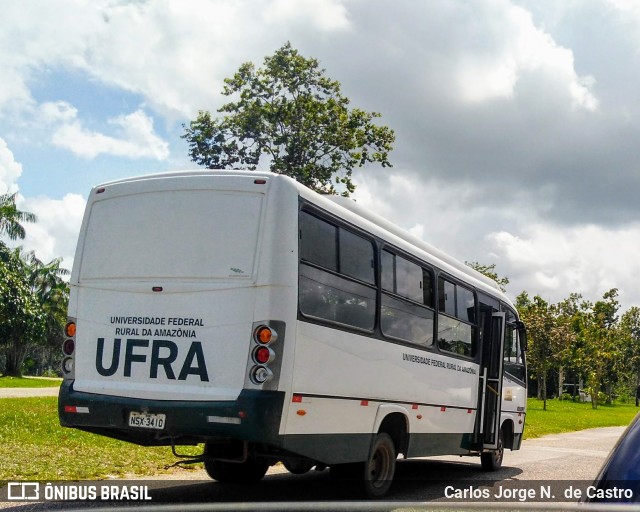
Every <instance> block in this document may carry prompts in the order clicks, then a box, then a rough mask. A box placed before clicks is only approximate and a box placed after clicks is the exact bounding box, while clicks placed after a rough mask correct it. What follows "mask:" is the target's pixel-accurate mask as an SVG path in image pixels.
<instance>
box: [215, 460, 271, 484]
mask: <svg viewBox="0 0 640 512" xmlns="http://www.w3.org/2000/svg"><path fill="white" fill-rule="evenodd" d="M204 469H205V470H206V472H207V474H208V475H209V476H210V477H211V478H213V479H214V480H217V481H218V482H221V483H231V482H237V483H250V482H258V481H260V480H261V479H262V477H264V475H265V474H266V472H267V469H269V465H268V464H267V463H266V462H259V461H257V460H253V459H248V460H246V461H245V462H223V461H220V460H215V459H208V460H205V462H204Z"/></svg>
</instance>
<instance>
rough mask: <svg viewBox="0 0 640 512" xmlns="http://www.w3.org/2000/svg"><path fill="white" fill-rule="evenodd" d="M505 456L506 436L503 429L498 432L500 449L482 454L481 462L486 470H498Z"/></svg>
mask: <svg viewBox="0 0 640 512" xmlns="http://www.w3.org/2000/svg"><path fill="white" fill-rule="evenodd" d="M503 458H504V436H503V434H502V429H500V432H499V433H498V449H497V450H494V451H491V452H484V453H481V454H480V463H481V464H482V469H483V470H484V471H497V470H498V469H500V468H501V467H502V460H503Z"/></svg>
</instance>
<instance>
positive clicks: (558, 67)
mask: <svg viewBox="0 0 640 512" xmlns="http://www.w3.org/2000/svg"><path fill="white" fill-rule="evenodd" d="M490 4H492V7H489V8H487V9H486V11H485V12H484V13H483V14H484V16H487V15H491V16H495V17H497V18H498V19H499V20H500V21H501V22H502V25H501V28H500V29H499V28H498V27H497V26H496V25H495V24H494V25H493V26H491V25H489V27H491V28H493V31H492V30H486V29H487V24H483V25H482V26H481V28H482V29H484V31H483V32H480V33H475V34H473V35H474V36H475V37H472V38H470V41H469V43H470V46H469V47H467V48H465V50H466V51H465V53H463V54H462V55H461V56H460V59H459V61H458V66H457V67H458V70H457V71H458V73H457V82H458V87H459V88H460V92H461V94H462V98H463V99H464V100H465V101H469V102H474V103H475V102H483V101H488V100H493V99H497V98H512V97H513V96H514V94H515V93H516V89H517V85H518V82H519V81H522V80H536V81H538V80H541V81H543V82H546V83H549V84H554V88H555V91H556V94H560V95H564V96H566V97H567V98H568V99H569V100H570V105H571V106H573V107H579V108H584V109H586V110H595V109H596V108H597V106H598V100H597V99H596V98H595V96H594V95H593V94H592V93H591V91H590V90H589V87H588V85H589V84H591V83H592V82H593V80H592V78H590V77H579V76H578V75H577V73H576V71H575V66H574V58H573V52H572V51H571V50H570V49H568V48H564V47H562V46H560V45H558V44H557V43H556V42H555V41H554V39H553V38H552V37H551V35H550V34H548V33H546V32H545V31H543V30H541V29H540V28H538V27H536V26H535V25H534V23H533V19H532V16H531V14H530V13H529V12H528V11H527V10H525V9H523V8H521V7H517V6H512V5H509V3H508V2H504V1H494V2H490ZM481 19H482V20H483V21H486V20H484V19H483V17H481ZM471 25H472V26H473V24H471ZM478 40H479V41H478ZM478 42H480V43H481V44H478ZM472 44H473V45H474V46H475V47H474V46H471V45H472Z"/></svg>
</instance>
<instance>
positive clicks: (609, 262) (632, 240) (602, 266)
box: [487, 223, 640, 305]
mask: <svg viewBox="0 0 640 512" xmlns="http://www.w3.org/2000/svg"><path fill="white" fill-rule="evenodd" d="M487 239H488V241H489V242H490V244H491V245H492V246H493V250H494V251H495V252H496V253H497V254H499V255H500V258H501V263H502V265H503V266H504V268H506V269H508V271H509V272H511V275H510V277H513V279H512V284H514V285H516V286H518V285H520V287H519V288H517V290H527V291H528V292H529V293H530V295H535V294H538V295H541V296H542V297H545V298H549V299H551V300H553V301H559V300H562V299H564V298H567V297H568V295H569V293H572V292H575V293H581V294H582V295H583V296H584V297H585V298H587V299H589V300H597V299H599V298H600V297H602V294H603V293H604V292H606V291H608V290H609V289H611V288H618V289H619V290H620V298H621V299H622V300H623V301H624V302H625V303H627V304H629V303H631V304H636V305H640V291H637V290H636V289H635V287H634V286H632V283H631V282H630V276H636V275H638V274H640V259H639V258H638V256H637V254H638V247H640V223H635V224H631V225H628V226H625V227H619V228H605V227H601V226H595V225H581V226H572V227H568V226H565V227H558V226H550V225H545V224H539V223H533V224H529V225H527V226H525V227H523V228H522V229H521V230H520V232H519V234H517V235H515V234H513V233H509V232H506V231H501V232H494V233H491V234H490V235H488V237H487ZM510 286H511V285H510Z"/></svg>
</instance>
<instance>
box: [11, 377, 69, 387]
mask: <svg viewBox="0 0 640 512" xmlns="http://www.w3.org/2000/svg"><path fill="white" fill-rule="evenodd" d="M61 383H62V379H44V378H40V377H0V388H52V387H55V386H59V385H60V384H61Z"/></svg>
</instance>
